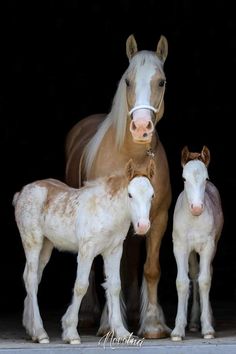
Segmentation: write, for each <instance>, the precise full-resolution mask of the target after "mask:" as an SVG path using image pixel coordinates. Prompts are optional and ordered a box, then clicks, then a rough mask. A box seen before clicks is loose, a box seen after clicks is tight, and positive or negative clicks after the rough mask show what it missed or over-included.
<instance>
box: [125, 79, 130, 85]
mask: <svg viewBox="0 0 236 354" xmlns="http://www.w3.org/2000/svg"><path fill="white" fill-rule="evenodd" d="M125 83H126V86H127V87H129V86H130V81H129V79H125Z"/></svg>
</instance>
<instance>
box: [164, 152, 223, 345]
mask: <svg viewBox="0 0 236 354" xmlns="http://www.w3.org/2000/svg"><path fill="white" fill-rule="evenodd" d="M209 162H210V151H209V149H208V148H207V147H206V146H204V147H203V149H202V151H201V153H193V152H189V150H188V148H187V147H185V148H184V149H183V150H182V159H181V163H182V166H183V180H184V190H183V192H182V193H181V194H180V195H179V197H178V200H177V202H176V206H175V210H174V222H173V245H174V254H175V259H176V263H177V268H178V274H177V279H176V286H177V292H178V311H177V316H176V321H175V328H174V330H173V331H172V333H171V338H172V340H174V341H179V340H182V338H183V337H184V336H185V327H186V324H187V307H188V294H189V278H188V272H189V275H190V278H191V279H192V281H193V305H192V311H191V316H190V326H189V328H190V330H191V331H196V330H197V329H198V328H199V319H200V305H199V295H200V304H201V330H202V335H203V336H204V338H205V339H210V338H213V337H214V328H213V327H212V311H211V305H210V301H209V292H210V287H211V277H212V260H213V258H214V255H215V253H216V247H217V243H218V240H219V238H220V235H221V231H222V227H223V221H224V220H223V212H222V208H221V200H220V195H219V192H218V190H217V188H216V187H215V186H214V184H213V183H211V182H210V181H209V178H208V171H207V166H208V164H209ZM197 254H199V256H200V263H199V265H198V259H197Z"/></svg>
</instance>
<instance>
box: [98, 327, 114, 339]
mask: <svg viewBox="0 0 236 354" xmlns="http://www.w3.org/2000/svg"><path fill="white" fill-rule="evenodd" d="M110 331H111V329H110V328H102V327H101V328H99V330H98V331H97V334H96V335H97V336H98V337H103V336H105V335H106V334H107V333H108V332H110Z"/></svg>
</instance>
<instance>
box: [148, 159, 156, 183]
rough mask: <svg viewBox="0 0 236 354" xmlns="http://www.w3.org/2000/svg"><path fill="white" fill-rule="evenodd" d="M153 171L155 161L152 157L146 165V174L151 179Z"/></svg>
mask: <svg viewBox="0 0 236 354" xmlns="http://www.w3.org/2000/svg"><path fill="white" fill-rule="evenodd" d="M155 171H156V166H155V162H154V160H153V159H150V161H149V164H148V167H147V176H148V178H149V179H152V177H153V176H154V175H155Z"/></svg>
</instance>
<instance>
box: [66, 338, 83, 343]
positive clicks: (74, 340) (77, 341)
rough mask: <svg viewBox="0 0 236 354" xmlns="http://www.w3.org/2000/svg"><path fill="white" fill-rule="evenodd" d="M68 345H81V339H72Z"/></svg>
mask: <svg viewBox="0 0 236 354" xmlns="http://www.w3.org/2000/svg"><path fill="white" fill-rule="evenodd" d="M68 343H69V344H80V343H81V341H80V339H71V340H70V341H69V342H68Z"/></svg>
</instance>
